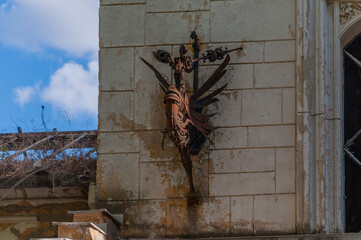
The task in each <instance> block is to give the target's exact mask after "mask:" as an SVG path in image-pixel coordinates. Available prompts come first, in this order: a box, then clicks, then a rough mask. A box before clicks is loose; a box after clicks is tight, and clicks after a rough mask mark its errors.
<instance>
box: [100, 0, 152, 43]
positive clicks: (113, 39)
mask: <svg viewBox="0 0 361 240" xmlns="http://www.w3.org/2000/svg"><path fill="white" fill-rule="evenodd" d="M144 11H145V5H144V4H143V5H112V6H101V7H100V11H99V17H100V26H99V28H100V33H99V45H100V48H104V47H121V46H139V45H144V33H145V29H144V21H145V15H144Z"/></svg>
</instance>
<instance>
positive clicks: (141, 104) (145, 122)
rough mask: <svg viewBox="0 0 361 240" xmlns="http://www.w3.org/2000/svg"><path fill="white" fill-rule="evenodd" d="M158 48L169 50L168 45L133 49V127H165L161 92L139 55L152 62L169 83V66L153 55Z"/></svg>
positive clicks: (150, 71)
mask: <svg viewBox="0 0 361 240" xmlns="http://www.w3.org/2000/svg"><path fill="white" fill-rule="evenodd" d="M159 48H161V49H163V50H166V51H169V52H170V50H171V48H170V47H165V46H162V47H142V48H136V49H135V85H136V87H135V106H136V107H135V117H134V122H135V128H136V129H138V130H139V129H157V130H161V129H165V128H166V117H165V109H164V104H163V93H162V90H161V89H160V86H159V83H158V80H157V79H156V77H155V76H154V73H153V71H152V70H150V69H149V67H148V66H147V65H145V64H144V63H143V62H142V61H141V59H140V57H142V58H144V59H145V60H147V61H148V62H149V63H150V64H152V65H153V66H154V67H155V68H156V69H157V70H158V71H159V72H160V73H161V74H162V75H163V76H164V77H165V79H166V80H167V81H168V82H169V83H170V79H171V68H170V67H169V65H168V64H164V63H160V62H158V61H157V59H156V58H155V57H154V56H153V51H157V50H158V49H159Z"/></svg>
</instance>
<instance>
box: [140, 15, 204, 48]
mask: <svg viewBox="0 0 361 240" xmlns="http://www.w3.org/2000/svg"><path fill="white" fill-rule="evenodd" d="M209 17H210V14H209V12H204V11H201V12H179V13H149V14H147V17H146V18H147V19H146V21H147V29H146V44H147V45H156V44H183V43H187V42H190V41H191V39H190V38H189V36H190V30H195V31H197V34H198V36H199V38H200V40H201V42H208V41H209ZM175 21H176V24H177V25H175ZM175 26H182V27H175Z"/></svg>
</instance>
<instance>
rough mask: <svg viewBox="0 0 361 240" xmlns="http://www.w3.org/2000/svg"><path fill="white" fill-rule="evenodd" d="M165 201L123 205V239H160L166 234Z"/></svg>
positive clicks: (130, 202)
mask: <svg viewBox="0 0 361 240" xmlns="http://www.w3.org/2000/svg"><path fill="white" fill-rule="evenodd" d="M166 209H167V206H166V201H162V200H161V201H145V200H143V201H127V202H125V203H124V229H123V231H124V235H123V236H124V237H125V238H129V237H137V238H139V237H144V238H160V237H165V234H166V224H167V216H166V211H167V210H166Z"/></svg>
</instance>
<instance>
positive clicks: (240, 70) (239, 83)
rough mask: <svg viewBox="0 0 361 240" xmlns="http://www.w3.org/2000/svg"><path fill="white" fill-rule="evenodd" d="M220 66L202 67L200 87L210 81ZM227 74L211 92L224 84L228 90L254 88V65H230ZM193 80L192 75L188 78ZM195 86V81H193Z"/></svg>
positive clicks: (200, 69)
mask: <svg viewBox="0 0 361 240" xmlns="http://www.w3.org/2000/svg"><path fill="white" fill-rule="evenodd" d="M217 68H218V66H200V68H199V71H200V73H201V74H199V84H200V86H201V85H202V84H203V83H204V82H205V81H207V80H208V78H209V77H210V76H211V75H212V73H213V72H214V71H216V69H217ZM226 70H227V72H226V74H225V75H224V76H223V78H222V79H221V80H219V82H218V83H217V84H215V85H214V86H213V88H212V89H211V90H216V89H218V88H220V87H222V86H223V85H224V84H228V85H227V87H226V90H229V89H232V90H237V89H250V88H252V87H253V64H237V65H228V66H227V68H226ZM188 77H189V78H193V76H192V75H190V76H188ZM191 82H192V84H193V79H192V80H191Z"/></svg>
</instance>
